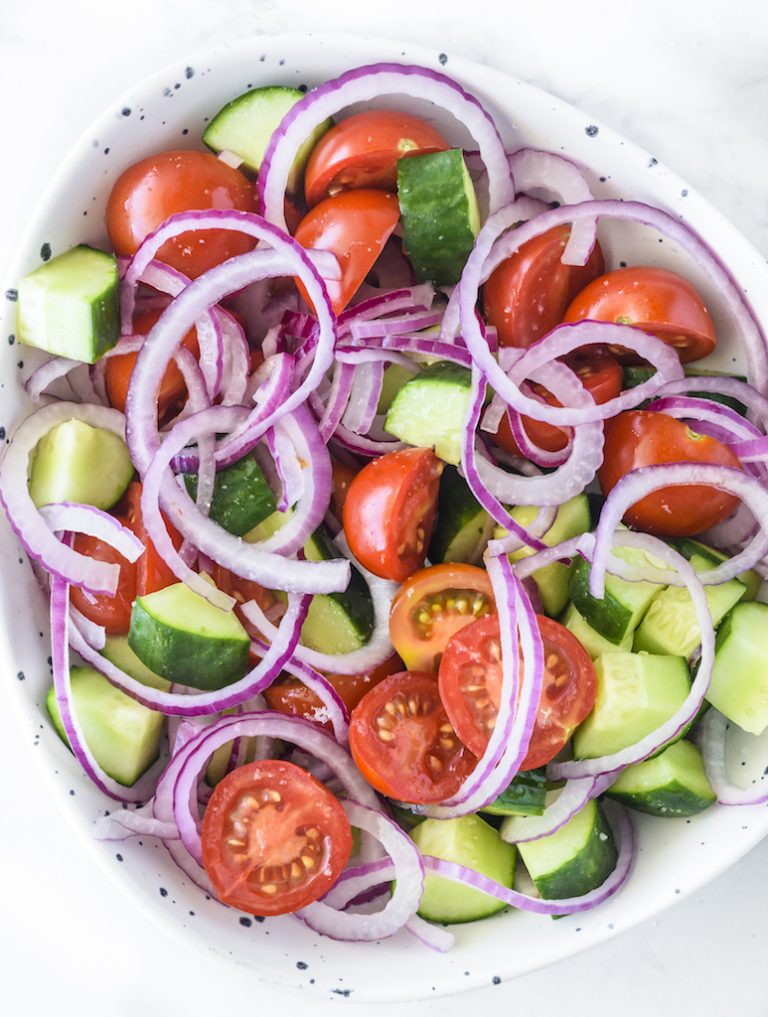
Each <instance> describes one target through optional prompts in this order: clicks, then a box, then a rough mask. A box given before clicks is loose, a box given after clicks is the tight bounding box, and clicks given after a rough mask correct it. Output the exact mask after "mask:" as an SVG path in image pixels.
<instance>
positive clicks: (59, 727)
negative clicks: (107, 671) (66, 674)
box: [45, 667, 165, 786]
mask: <svg viewBox="0 0 768 1017" xmlns="http://www.w3.org/2000/svg"><path fill="white" fill-rule="evenodd" d="M70 676H71V683H72V707H73V710H74V712H75V715H76V716H77V719H78V721H79V723H80V727H81V729H82V732H83V737H84V739H85V741H86V743H87V745H88V748H89V749H90V750H91V752H92V753H93V755H94V757H95V759H96V761H97V762H98V764H99V766H101V768H102V769H103V770H104V772H105V773H107V774H109V776H110V777H112V779H113V780H116V781H117V782H118V783H120V784H124V785H126V786H130V785H131V784H135V783H136V781H137V780H138V779H139V777H140V776H141V775H142V773H144V772H145V771H146V770H148V769H149V767H150V766H151V765H152V764H153V763H154V762H155V760H156V759H157V758H158V757H159V755H160V743H161V741H162V737H163V729H164V726H165V717H164V715H163V714H162V713H159V712H157V711H155V710H150V709H148V707H146V706H143V705H142V704H141V703H137V702H136V700H135V699H132V698H131V697H130V696H127V695H126V694H125V693H124V692H121V691H120V689H117V688H115V686H114V685H112V684H111V683H110V682H108V681H107V679H106V678H105V677H104V675H102V674H99V672H98V671H95V670H94V669H93V668H91V667H73V668H72V669H71V672H70ZM45 705H46V708H47V710H48V714H49V716H50V718H51V720H52V722H53V725H54V727H55V728H56V731H57V732H58V734H59V737H60V738H61V740H62V741H63V742H64V744H65V745H69V742H68V740H67V736H66V733H65V731H64V725H63V724H62V722H61V713H60V712H59V705H58V703H57V701H56V690H55V689H54V688H53V687H51V689H50V691H49V692H48V696H47V698H46V701H45Z"/></svg>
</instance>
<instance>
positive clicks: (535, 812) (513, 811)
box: [480, 769, 548, 816]
mask: <svg viewBox="0 0 768 1017" xmlns="http://www.w3.org/2000/svg"><path fill="white" fill-rule="evenodd" d="M547 788H548V782H547V775H546V772H545V771H544V770H543V769H542V770H526V771H525V772H523V773H518V774H517V776H515V777H514V778H513V780H512V782H511V783H510V784H509V786H508V787H506V788H505V789H504V790H503V791H502V792H501V794H500V795H499V796H498V797H497V798H496V800H495V801H493V802H491V804H490V805H486V806H485V807H484V808H483V809H481V810H480V811H481V812H483V813H486V814H487V815H490V816H540V815H542V814H543V812H544V809H545V807H546V803H547Z"/></svg>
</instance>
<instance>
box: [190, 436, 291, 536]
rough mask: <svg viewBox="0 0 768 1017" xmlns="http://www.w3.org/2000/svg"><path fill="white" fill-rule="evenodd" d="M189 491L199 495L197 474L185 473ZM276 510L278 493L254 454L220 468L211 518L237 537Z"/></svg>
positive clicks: (191, 493) (212, 501)
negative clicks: (274, 490) (270, 483)
mask: <svg viewBox="0 0 768 1017" xmlns="http://www.w3.org/2000/svg"><path fill="white" fill-rule="evenodd" d="M184 483H185V484H186V486H187V491H188V492H189V494H190V496H191V497H192V498H196V497H197V474H195V473H189V474H186V475H185V477H184ZM274 511H275V496H274V494H273V493H272V488H271V487H270V486H269V484H268V483H267V479H266V477H265V476H264V474H263V472H262V470H261V467H260V466H259V464H258V463H257V462H256V460H255V459H254V458H253V456H250V455H249V456H244V457H243V458H242V459H240V460H238V462H236V463H233V464H232V465H231V466H227V467H225V468H224V469H223V470H219V471H218V473H217V474H216V481H215V483H214V488H213V498H212V499H211V509H210V512H209V513H208V514H209V516H210V518H211V519H213V520H214V521H215V522H217V523H218V524H219V525H220V526H223V527H224V529H225V530H229V532H230V533H234V534H235V535H236V536H238V537H243V536H245V534H246V533H248V532H249V530H252V529H253V528H254V526H258V525H259V523H261V522H263V521H264V520H265V519H266V518H267V516H270V515H272V513H273V512H274Z"/></svg>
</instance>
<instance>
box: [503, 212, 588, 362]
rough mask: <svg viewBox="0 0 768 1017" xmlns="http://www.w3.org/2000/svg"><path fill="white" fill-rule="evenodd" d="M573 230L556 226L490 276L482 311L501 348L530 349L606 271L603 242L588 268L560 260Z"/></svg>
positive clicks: (535, 238) (524, 245) (558, 322)
mask: <svg viewBox="0 0 768 1017" xmlns="http://www.w3.org/2000/svg"><path fill="white" fill-rule="evenodd" d="M569 235H570V227H569V226H556V227H554V228H553V229H551V230H548V231H547V232H546V233H542V234H541V236H538V237H534V238H533V239H532V240H529V241H528V242H527V243H525V244H523V246H522V247H521V248H520V250H519V251H516V252H515V253H514V254H513V255H512V256H511V257H509V258H507V259H506V261H503V262H502V263H501V264H500V265H499V266H497V268H496V269H494V271H493V272H492V273H491V275H490V277H489V278H488V280H487V282H486V283H485V286H484V287H483V309H484V312H485V318H486V321H487V322H488V324H489V325H493V326H494V327H495V328H496V330H497V331H498V334H499V344H500V345H501V346H518V347H525V346H530V345H531V343H534V342H536V340H537V339H541V338H542V336H545V335H546V334H547V332H550V331H551V330H552V329H553V328H554V327H555V325H559V324H560V322H561V321H562V320H563V317H564V315H565V311H566V308H567V307H568V305H569V304H570V302H571V301H572V300H573V298H574V297H575V296H576V294H577V293H578V292H579V291H580V290H582V289H583V288H584V287H585V286H586V285H587V283H589V282H590V281H591V280H592V279H594V278H596V277H597V276H599V275H600V274H601V273H602V272H603V270H604V267H605V265H604V262H603V252H602V250H601V248H600V245H599V244H598V243H596V244H595V246H594V249H593V251H592V253H591V255H590V256H589V259H588V261H587V264H586V265H564V264H563V263H562V261H561V260H560V258H561V255H562V253H563V250H564V248H565V245H566V243H567V241H568V237H569Z"/></svg>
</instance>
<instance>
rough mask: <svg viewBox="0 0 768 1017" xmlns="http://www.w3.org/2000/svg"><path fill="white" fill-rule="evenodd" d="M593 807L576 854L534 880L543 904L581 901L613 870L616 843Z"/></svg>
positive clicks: (599, 811) (602, 816)
mask: <svg viewBox="0 0 768 1017" xmlns="http://www.w3.org/2000/svg"><path fill="white" fill-rule="evenodd" d="M595 805H596V806H597V811H596V819H595V822H594V823H593V825H592V831H591V833H590V835H589V839H588V840H587V843H586V844H585V845H584V847H583V848H582V850H581V851H580V852H579V854H578V855H577V856H576V857H575V858H572V859H570V860H569V861H568V862H566V864H565V865H563V866H561V868H559V869H557V870H556V871H554V872H551V873H549V874H547V875H544V876H539V877H538V878H535V879H534V881H533V882H534V884H535V886H536V889H537V890H538V891H539V893H540V894H541V896H542V897H543V898H544V899H545V900H562V899H565V898H568V897H582V896H583V895H584V894H586V893H589V892H590V890H594V889H595V887H598V886H600V884H601V883H604V882H605V880H606V879H607V878H608V876H609V875H610V873H611V872H613V870H614V869H615V868H616V862H617V859H618V851H617V849H616V842H615V840H614V838H613V833H612V831H611V828H610V826H609V825H608V822H607V820H606V818H605V815H604V813H603V810H602V807H601V805H600V803H599V802H596V803H595ZM521 854H522V852H521Z"/></svg>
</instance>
